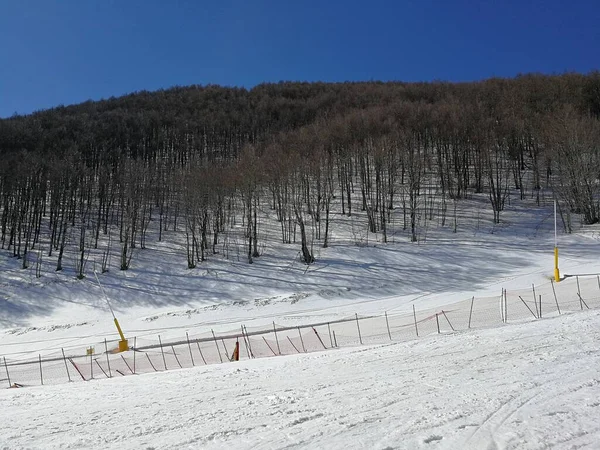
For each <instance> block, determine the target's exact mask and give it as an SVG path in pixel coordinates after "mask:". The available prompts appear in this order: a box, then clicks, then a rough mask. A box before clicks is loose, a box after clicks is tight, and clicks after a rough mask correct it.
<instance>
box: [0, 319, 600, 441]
mask: <svg viewBox="0 0 600 450" xmlns="http://www.w3.org/2000/svg"><path fill="white" fill-rule="evenodd" d="M598 367H600V313H599V312H598V311H592V312H585V313H573V314H568V315H562V316H560V317H555V318H551V319H542V320H539V321H536V322H531V323H524V324H514V325H507V326H502V327H499V328H494V329H485V330H475V331H470V332H465V333H457V334H450V335H437V336H430V337H427V338H423V339H421V340H416V341H412V342H405V343H390V344H387V345H381V346H369V347H355V348H342V349H337V350H329V351H326V352H320V353H311V354H302V355H296V356H281V357H272V358H262V359H254V360H246V361H240V362H238V363H227V364H218V365H209V366H203V367H196V368H193V369H184V370H177V371H170V372H165V373H156V374H149V375H140V376H129V377H123V378H113V379H106V380H97V381H92V382H88V383H72V384H71V385H64V384H63V385H58V386H48V387H32V388H27V389H6V390H2V391H0V410H1V411H3V416H4V420H2V421H0V447H1V448H10V449H19V448H40V449H42V448H43V449H53V448H80V449H89V448H98V449H162V448H205V449H226V448H236V449H280V448H313V449H318V448H322V449H355V448H356V449H363V448H364V449H379V450H383V449H469V448H472V449H496V448H507V449H508V448H515V449H516V448H518V449H541V448H590V449H591V448H598V447H597V445H598V442H600V420H598V418H599V417H600V372H599V371H598Z"/></svg>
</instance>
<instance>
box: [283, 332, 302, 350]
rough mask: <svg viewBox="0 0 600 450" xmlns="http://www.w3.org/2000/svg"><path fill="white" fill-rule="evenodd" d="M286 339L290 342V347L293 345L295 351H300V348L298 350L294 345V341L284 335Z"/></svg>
mask: <svg viewBox="0 0 600 450" xmlns="http://www.w3.org/2000/svg"><path fill="white" fill-rule="evenodd" d="M286 338H287V340H288V341H290V344H292V347H294V350H296V353H300V350H298V348H297V347H296V346H295V345H294V343H293V342H292V340H291V339H290V337H289V336H286Z"/></svg>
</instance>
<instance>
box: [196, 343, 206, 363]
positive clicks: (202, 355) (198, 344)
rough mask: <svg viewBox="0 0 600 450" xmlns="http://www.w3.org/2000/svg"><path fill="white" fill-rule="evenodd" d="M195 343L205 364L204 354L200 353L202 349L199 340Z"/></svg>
mask: <svg viewBox="0 0 600 450" xmlns="http://www.w3.org/2000/svg"><path fill="white" fill-rule="evenodd" d="M196 345H197V346H198V352H200V357H201V358H202V362H203V363H204V365H206V359H204V354H203V353H202V349H201V348H200V341H196Z"/></svg>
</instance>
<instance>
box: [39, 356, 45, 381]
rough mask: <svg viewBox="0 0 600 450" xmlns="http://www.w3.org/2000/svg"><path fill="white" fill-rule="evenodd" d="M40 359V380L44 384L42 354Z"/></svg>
mask: <svg viewBox="0 0 600 450" xmlns="http://www.w3.org/2000/svg"><path fill="white" fill-rule="evenodd" d="M38 358H39V361H40V381H41V383H42V385H43V384H44V375H43V374H42V355H41V354H39V355H38Z"/></svg>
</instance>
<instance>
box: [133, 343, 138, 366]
mask: <svg viewBox="0 0 600 450" xmlns="http://www.w3.org/2000/svg"><path fill="white" fill-rule="evenodd" d="M136 344H137V336H136V337H134V338H133V373H134V374H135V354H136V353H137V345H136Z"/></svg>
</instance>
